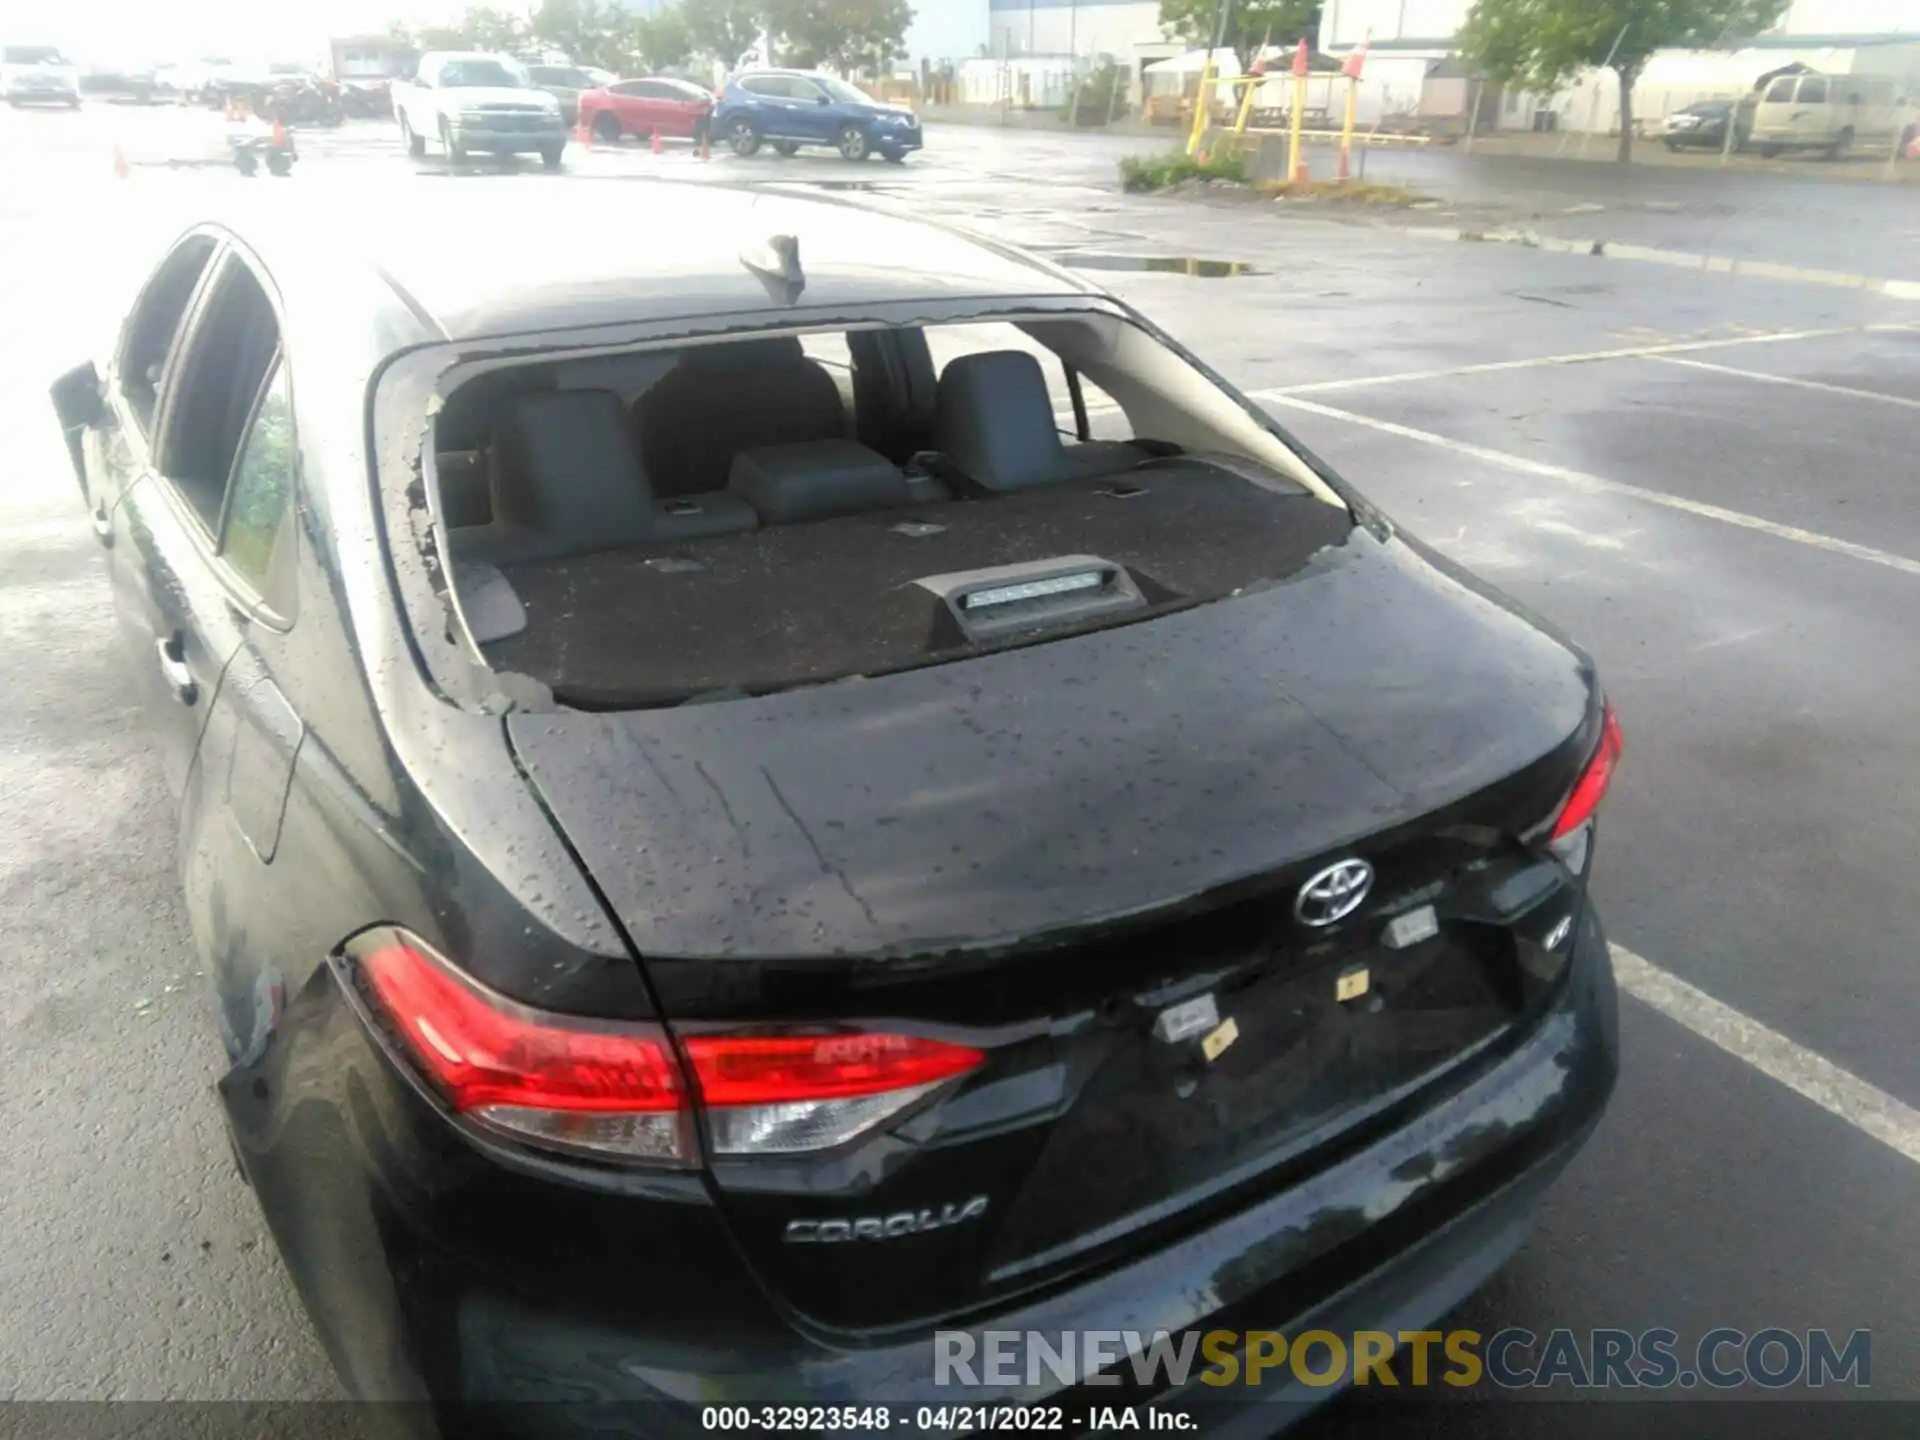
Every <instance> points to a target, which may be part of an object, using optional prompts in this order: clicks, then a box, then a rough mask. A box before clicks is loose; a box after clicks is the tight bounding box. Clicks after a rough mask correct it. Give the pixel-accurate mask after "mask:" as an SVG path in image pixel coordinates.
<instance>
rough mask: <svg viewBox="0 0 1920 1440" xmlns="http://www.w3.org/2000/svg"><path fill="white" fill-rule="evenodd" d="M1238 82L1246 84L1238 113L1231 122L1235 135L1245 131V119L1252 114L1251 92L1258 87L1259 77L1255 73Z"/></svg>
mask: <svg viewBox="0 0 1920 1440" xmlns="http://www.w3.org/2000/svg"><path fill="white" fill-rule="evenodd" d="M1240 83H1241V84H1242V85H1244V86H1246V94H1244V95H1242V96H1241V97H1240V114H1239V116H1238V117H1237V118H1236V119H1235V120H1234V122H1233V133H1234V134H1236V135H1244V134H1246V133H1247V119H1248V117H1249V116H1251V115H1252V114H1253V92H1254V91H1256V90H1258V89H1259V88H1260V77H1259V76H1258V75H1255V76H1253V77H1251V78H1250V79H1242V80H1241V82H1240Z"/></svg>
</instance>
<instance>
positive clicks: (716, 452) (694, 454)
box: [632, 336, 847, 498]
mask: <svg viewBox="0 0 1920 1440" xmlns="http://www.w3.org/2000/svg"><path fill="white" fill-rule="evenodd" d="M632 423H633V435H634V438H635V440H636V441H637V442H638V444H639V447H640V456H641V460H642V462H643V463H644V465H645V467H646V470H647V473H648V475H649V476H651V477H652V480H653V485H654V491H655V493H656V494H657V495H659V496H661V497H663V498H668V497H675V496H682V495H696V494H701V493H703V492H706V491H712V490H724V489H725V488H726V486H727V477H728V474H729V472H730V471H731V469H732V466H733V457H734V456H735V455H737V454H738V453H739V452H740V451H742V450H751V449H755V448H758V447H760V446H766V445H794V444H801V443H804V442H806V441H810V440H838V439H842V438H844V437H845V435H846V433H847V413H846V406H845V404H844V403H843V402H842V401H841V399H840V387H839V386H838V385H836V384H835V383H834V381H833V377H832V376H831V375H830V374H828V373H827V370H826V367H824V366H822V365H821V364H819V363H818V362H817V361H814V360H809V359H808V358H807V357H806V355H805V353H804V352H803V351H802V350H801V348H800V342H799V340H798V339H797V338H795V337H793V336H781V337H778V338H775V339H770V340H751V341H731V342H728V343H725V344H719V345H701V346H695V347H693V348H692V349H689V350H686V351H684V352H682V354H681V356H680V363H679V364H678V365H676V366H674V368H673V369H672V370H669V371H668V372H667V373H666V374H665V375H664V376H662V377H661V378H660V380H659V381H658V382H657V383H655V384H654V385H652V386H651V387H649V388H648V389H647V390H645V391H643V392H642V393H641V395H640V397H639V399H638V400H636V401H635V402H634V407H633V415H632Z"/></svg>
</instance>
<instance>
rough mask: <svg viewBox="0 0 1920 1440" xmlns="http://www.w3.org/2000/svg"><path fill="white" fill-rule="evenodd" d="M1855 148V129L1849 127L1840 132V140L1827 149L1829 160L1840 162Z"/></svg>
mask: <svg viewBox="0 0 1920 1440" xmlns="http://www.w3.org/2000/svg"><path fill="white" fill-rule="evenodd" d="M1852 148H1853V127H1852V126H1851V125H1849V126H1848V127H1847V128H1846V129H1844V130H1842V131H1841V132H1840V138H1839V139H1837V140H1835V141H1834V142H1833V144H1831V145H1829V146H1828V147H1827V159H1829V160H1838V159H1839V158H1840V157H1841V156H1842V155H1845V154H1846V153H1847V151H1848V150H1850V149H1852Z"/></svg>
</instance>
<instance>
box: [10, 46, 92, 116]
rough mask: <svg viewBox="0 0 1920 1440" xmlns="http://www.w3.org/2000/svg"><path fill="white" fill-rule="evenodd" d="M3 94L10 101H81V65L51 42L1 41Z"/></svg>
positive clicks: (47, 102) (65, 102)
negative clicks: (33, 43) (54, 46)
mask: <svg viewBox="0 0 1920 1440" xmlns="http://www.w3.org/2000/svg"><path fill="white" fill-rule="evenodd" d="M0 96H5V97H6V102H7V103H8V104H9V105H32V104H40V105H48V104H52V105H78V104H79V103H80V70H79V67H78V66H76V65H74V63H73V62H72V61H70V60H68V59H67V57H66V56H64V55H62V54H61V53H60V52H59V51H58V50H56V49H54V48H53V46H51V45H0Z"/></svg>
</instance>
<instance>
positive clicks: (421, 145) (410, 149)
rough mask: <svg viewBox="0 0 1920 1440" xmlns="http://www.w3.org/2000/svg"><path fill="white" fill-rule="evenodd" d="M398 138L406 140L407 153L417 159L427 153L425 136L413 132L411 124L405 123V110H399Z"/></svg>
mask: <svg viewBox="0 0 1920 1440" xmlns="http://www.w3.org/2000/svg"><path fill="white" fill-rule="evenodd" d="M400 138H401V139H402V140H404V141H406V142H407V154H409V155H411V156H413V157H414V158H415V159H418V158H419V157H420V156H422V155H424V154H426V153H427V137H426V136H424V135H416V134H414V133H413V126H411V125H409V124H408V123H407V112H406V111H404V110H402V111H401V112H400Z"/></svg>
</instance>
